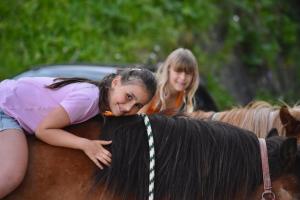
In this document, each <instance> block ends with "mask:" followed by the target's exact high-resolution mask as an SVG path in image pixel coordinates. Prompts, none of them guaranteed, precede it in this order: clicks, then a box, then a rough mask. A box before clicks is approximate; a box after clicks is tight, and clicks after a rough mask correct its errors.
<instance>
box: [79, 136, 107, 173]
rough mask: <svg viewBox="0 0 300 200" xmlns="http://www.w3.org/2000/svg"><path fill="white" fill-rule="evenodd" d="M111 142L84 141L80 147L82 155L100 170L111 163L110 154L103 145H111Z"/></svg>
mask: <svg viewBox="0 0 300 200" xmlns="http://www.w3.org/2000/svg"><path fill="white" fill-rule="evenodd" d="M111 142H112V141H104V140H86V141H85V142H84V144H83V146H82V150H83V151H84V153H85V154H86V155H87V156H88V157H89V158H90V159H91V160H92V161H93V162H94V163H95V164H96V165H97V166H98V167H99V168H100V169H103V165H102V164H105V165H106V166H109V165H110V163H111V153H110V152H109V151H108V150H106V149H105V148H104V147H103V145H108V144H111Z"/></svg>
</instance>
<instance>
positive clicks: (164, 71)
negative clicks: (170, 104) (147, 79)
mask: <svg viewBox="0 0 300 200" xmlns="http://www.w3.org/2000/svg"><path fill="white" fill-rule="evenodd" d="M171 67H173V69H174V70H175V71H184V72H186V73H192V81H191V83H190V85H189V87H188V88H187V89H186V91H185V95H184V99H183V100H184V105H185V106H184V111H186V112H192V111H193V110H194V104H193V97H194V94H195V92H196V90H197V87H198V84H199V73H198V64H197V60H196V58H195V56H194V55H193V53H192V52H191V51H190V50H188V49H184V48H178V49H175V50H174V51H173V52H171V54H170V55H169V56H168V57H167V59H166V60H165V62H164V63H163V64H162V65H160V66H159V68H158V70H157V72H156V77H157V81H158V89H157V92H158V95H159V101H158V102H157V105H159V104H160V105H161V110H163V109H165V108H166V98H165V97H166V96H167V95H168V94H169V93H170V89H169V88H168V87H167V85H168V81H169V69H170V68H171ZM157 105H156V106H157Z"/></svg>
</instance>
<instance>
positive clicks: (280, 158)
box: [266, 129, 300, 200]
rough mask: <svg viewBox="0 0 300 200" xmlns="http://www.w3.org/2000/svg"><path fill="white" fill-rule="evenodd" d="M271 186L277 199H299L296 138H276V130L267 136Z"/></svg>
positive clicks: (299, 155)
mask: <svg viewBox="0 0 300 200" xmlns="http://www.w3.org/2000/svg"><path fill="white" fill-rule="evenodd" d="M266 141H267V147H268V156H269V165H270V172H271V176H272V177H271V179H272V186H273V188H274V191H276V196H278V197H279V199H286V200H288V199H291V200H293V199H300V190H299V189H300V145H297V139H296V138H288V137H283V136H278V133H277V131H276V129H273V130H271V131H270V132H269V134H268V136H267V140H266Z"/></svg>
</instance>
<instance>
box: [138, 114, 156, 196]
mask: <svg viewBox="0 0 300 200" xmlns="http://www.w3.org/2000/svg"><path fill="white" fill-rule="evenodd" d="M141 116H142V117H143V118H144V123H145V126H146V128H147V136H148V145H149V198H148V199H149V200H153V199H154V175H155V169H154V168H155V150H154V139H153V133H152V128H151V124H150V120H149V118H148V116H147V115H145V114H141Z"/></svg>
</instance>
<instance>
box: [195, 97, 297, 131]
mask: <svg viewBox="0 0 300 200" xmlns="http://www.w3.org/2000/svg"><path fill="white" fill-rule="evenodd" d="M284 105H285V106H286V107H287V108H288V110H289V112H290V113H291V115H293V116H294V117H295V118H296V119H300V107H299V105H294V106H292V107H291V106H289V105H287V104H284ZM280 108H281V107H280V106H278V105H271V104H269V103H267V102H265V101H254V102H251V103H249V104H248V105H246V106H245V107H234V108H233V109H231V110H227V111H223V112H218V113H214V114H213V115H210V116H211V119H213V120H217V121H222V122H226V123H230V124H232V125H235V126H238V127H241V128H243V129H247V130H250V131H253V132H254V133H255V134H256V135H257V136H258V137H266V133H268V132H269V131H270V130H271V129H272V128H276V129H277V130H278V132H279V135H285V134H286V133H285V129H284V126H283V124H282V122H281V121H280V115H279V110H280ZM192 116H193V117H194V118H197V119H204V118H205V117H203V116H205V113H204V112H201V111H199V112H195V113H193V114H192ZM206 116H207V114H206Z"/></svg>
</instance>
